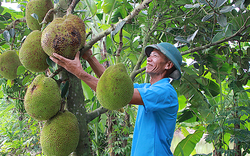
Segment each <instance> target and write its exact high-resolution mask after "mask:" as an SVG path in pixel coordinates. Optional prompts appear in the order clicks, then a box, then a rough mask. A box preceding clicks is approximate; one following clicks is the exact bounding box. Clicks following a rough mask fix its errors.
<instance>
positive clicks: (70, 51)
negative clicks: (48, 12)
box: [41, 15, 85, 59]
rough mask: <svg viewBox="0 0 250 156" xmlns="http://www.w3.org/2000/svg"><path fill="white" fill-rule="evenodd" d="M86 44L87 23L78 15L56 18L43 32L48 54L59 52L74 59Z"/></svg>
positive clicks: (43, 43) (44, 44)
mask: <svg viewBox="0 0 250 156" xmlns="http://www.w3.org/2000/svg"><path fill="white" fill-rule="evenodd" d="M83 44H85V25H84V22H83V21H82V20H81V19H80V18H79V17H78V16H76V15H68V16H67V15H65V16H64V17H63V18H55V19H54V20H53V21H52V22H51V23H50V24H49V25H48V26H47V27H46V28H45V29H44V30H43V32H42V37H41V45H42V48H43V50H44V51H45V53H47V55H49V56H52V53H58V54H60V55H62V56H64V57H66V58H69V59H74V57H75V55H76V53H77V52H78V51H79V50H80V48H82V46H83Z"/></svg>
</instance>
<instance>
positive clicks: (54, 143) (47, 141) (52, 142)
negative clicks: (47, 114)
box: [40, 111, 80, 156]
mask: <svg viewBox="0 0 250 156" xmlns="http://www.w3.org/2000/svg"><path fill="white" fill-rule="evenodd" d="M79 136H80V131H79V127H78V121H77V118H76V116H75V115H74V114H72V113H71V112H69V111H65V112H59V113H58V114H57V115H56V116H55V117H53V118H52V119H50V120H48V121H46V123H45V125H44V127H43V129H42V132H41V137H40V141H41V147H42V151H43V153H44V154H45V155H47V156H68V155H69V154H70V153H72V152H73V151H74V150H75V149H76V147H77V145H78V142H79Z"/></svg>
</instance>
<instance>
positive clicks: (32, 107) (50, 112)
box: [24, 74, 61, 121]
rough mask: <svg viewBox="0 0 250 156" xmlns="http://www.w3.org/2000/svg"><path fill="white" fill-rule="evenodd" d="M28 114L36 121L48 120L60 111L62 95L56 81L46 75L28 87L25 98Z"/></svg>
mask: <svg viewBox="0 0 250 156" xmlns="http://www.w3.org/2000/svg"><path fill="white" fill-rule="evenodd" d="M24 107H25V110H26V111H27V113H28V114H29V115H30V116H31V117H33V118H34V119H36V120H39V121H41V120H48V119H50V118H51V117H53V116H54V115H56V113H57V112H58V111H59V110H60V108H61V95H60V89H59V87H58V85H57V83H56V81H55V80H54V79H52V78H50V77H46V76H45V75H42V74H41V75H38V76H36V77H35V79H34V80H33V82H32V83H31V84H30V86H29V87H28V89H27V91H26V94H25V96H24Z"/></svg>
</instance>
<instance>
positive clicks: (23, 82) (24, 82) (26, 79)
mask: <svg viewBox="0 0 250 156" xmlns="http://www.w3.org/2000/svg"><path fill="white" fill-rule="evenodd" d="M30 77H31V75H27V76H25V78H24V79H23V81H22V85H23V86H25V85H26V83H27V82H29V80H30Z"/></svg>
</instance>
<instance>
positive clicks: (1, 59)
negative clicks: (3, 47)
mask: <svg viewBox="0 0 250 156" xmlns="http://www.w3.org/2000/svg"><path fill="white" fill-rule="evenodd" d="M20 65H21V62H20V60H19V57H18V55H17V53H16V51H15V50H8V51H6V52H4V53H3V54H1V55H0V74H1V75H2V76H3V77H4V78H6V79H9V80H13V79H15V78H17V68H18V67H19V66H20Z"/></svg>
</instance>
